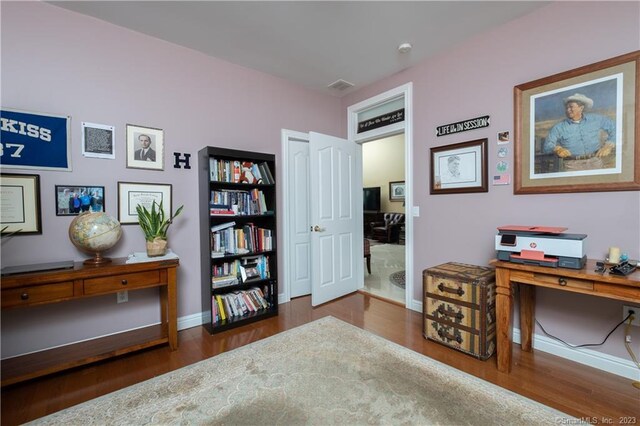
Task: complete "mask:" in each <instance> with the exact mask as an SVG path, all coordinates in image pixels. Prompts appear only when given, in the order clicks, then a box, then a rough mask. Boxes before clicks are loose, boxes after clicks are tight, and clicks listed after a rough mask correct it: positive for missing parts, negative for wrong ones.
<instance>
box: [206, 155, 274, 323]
mask: <svg viewBox="0 0 640 426" xmlns="http://www.w3.org/2000/svg"><path fill="white" fill-rule="evenodd" d="M237 162H240V163H241V164H243V163H244V164H245V165H246V164H247V163H253V164H256V165H259V168H258V170H259V171H264V169H263V168H264V167H265V166H266V167H268V168H269V172H270V176H263V179H262V181H254V182H251V183H248V182H242V183H239V182H235V180H237V170H235V168H234V164H237ZM275 165H276V164H275V155H273V154H266V153H260V152H250V151H240V150H234V149H227V148H217V147H205V148H203V149H201V150H200V151H199V152H198V181H199V188H198V193H199V204H200V215H199V216H200V253H201V254H200V256H201V265H202V271H201V281H202V310H203V311H204V312H209V314H210V316H211V320H210V321H209V322H207V323H205V324H204V327H205V328H206V329H207V330H208V331H209V332H210V333H212V334H213V333H218V332H221V331H224V330H228V329H231V328H235V327H240V326H242V325H246V324H249V323H252V322H255V321H260V320H262V319H265V318H269V317H273V316H275V315H278V269H277V249H276V241H277V227H276V218H277V215H276V184H275V179H274V178H275V176H276V168H275ZM260 166H261V167H260ZM261 168H262V170H260V169H261ZM241 174H242V173H241ZM212 179H213V180H212ZM227 180H229V181H227ZM245 180H246V179H245ZM245 193H250V194H252V195H253V194H254V193H258V194H262V195H260V196H259V199H258V201H257V202H256V201H252V202H251V203H246V202H243V201H246V200H244V198H243V197H246V195H244V194H245ZM213 194H216V197H217V196H219V195H224V196H225V197H227V196H228V197H230V198H232V199H233V200H228V199H226V198H225V201H226V205H228V206H229V208H228V209H226V208H225V207H222V205H223V204H225V203H222V202H220V201H219V200H218V199H217V198H216V202H215V203H214V205H213V206H212V198H213V197H214V195H213ZM230 194H231V195H230ZM237 194H240V196H238V195H237ZM235 197H238V198H242V201H240V200H238V199H236V198H235ZM260 199H262V201H263V203H261V202H260ZM234 203H237V204H234ZM248 204H251V205H252V207H247V205H248ZM264 207H266V210H265V209H264ZM212 208H213V211H212ZM249 209H254V210H255V209H260V210H261V211H260V212H256V211H250V210H249ZM221 211H224V213H220V212H221ZM229 211H232V212H229ZM229 222H235V224H234V225H233V226H231V227H229V228H226V229H233V230H236V229H238V230H239V229H243V230H247V232H246V233H245V234H244V235H245V236H246V235H247V234H251V235H254V236H255V235H260V230H262V232H264V233H270V236H269V238H270V242H271V246H270V247H269V248H268V249H264V248H263V247H258V243H257V242H256V241H257V240H260V244H263V243H264V240H266V238H260V237H257V238H254V239H253V240H252V241H254V242H255V245H254V246H253V247H251V250H250V251H249V252H246V253H245V252H234V249H235V247H231V249H230V250H224V249H222V248H221V247H218V250H214V247H213V245H214V238H213V237H212V231H211V228H212V227H216V226H220V225H222V224H228V223H229ZM249 230H252V231H249ZM219 232H220V231H219ZM230 232H232V233H234V234H235V231H230ZM218 237H219V236H218ZM234 241H235V240H234ZM243 241H248V237H247V238H246V239H243ZM239 244H240V243H239V242H237V245H239ZM247 245H248V243H247ZM246 249H247V248H244V250H246ZM212 252H215V256H214V255H213V254H212ZM256 256H265V257H266V262H261V264H262V269H268V276H261V277H259V278H254V279H247V280H246V281H242V279H241V277H240V276H238V283H237V284H233V285H230V286H225V287H221V288H214V287H213V282H212V279H213V276H214V272H213V271H214V269H215V268H217V269H220V268H222V267H223V266H224V265H225V264H227V265H230V264H234V263H235V264H237V262H239V263H242V262H245V261H246V260H247V259H252V258H253V259H255V258H256ZM265 275H266V274H265ZM254 287H257V288H259V289H260V290H261V291H262V293H263V295H264V296H265V299H266V302H267V304H268V306H267V307H263V308H262V309H258V310H253V311H252V310H249V311H248V312H245V313H244V314H242V315H240V314H239V312H237V315H228V314H226V310H225V317H226V318H225V319H222V318H220V312H219V311H220V306H219V305H217V306H216V308H215V309H212V308H213V304H214V303H216V302H212V300H213V299H214V298H216V296H221V297H222V296H223V295H227V294H229V293H234V292H241V291H248V290H250V289H252V288H254ZM250 299H251V298H250ZM251 300H253V299H251ZM251 300H250V301H248V302H251ZM245 305H251V303H245ZM256 305H257V303H254V304H253V307H254V308H256ZM224 308H225V305H223V309H224ZM216 310H217V311H218V319H216V316H215V311H216Z"/></svg>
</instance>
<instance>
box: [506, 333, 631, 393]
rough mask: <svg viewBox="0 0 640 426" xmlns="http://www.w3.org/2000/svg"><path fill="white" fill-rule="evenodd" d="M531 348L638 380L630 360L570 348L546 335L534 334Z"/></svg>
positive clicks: (588, 350)
mask: <svg viewBox="0 0 640 426" xmlns="http://www.w3.org/2000/svg"><path fill="white" fill-rule="evenodd" d="M513 341H514V342H515V343H520V330H519V329H517V328H514V329H513ZM533 348H534V349H537V350H539V351H542V352H546V353H549V354H551V355H555V356H559V357H560V358H566V359H568V360H570V361H575V362H577V363H580V364H584V365H588V366H589V367H593V368H597V369H598V370H602V371H606V372H607V373H611V374H615V375H617V376H622V377H626V378H627V379H631V380H638V376H639V375H640V371H638V367H636V365H635V364H634V363H633V362H632V361H629V360H626V359H622V358H618V357H616V356H613V355H609V354H605V353H602V352H597V351H594V350H591V349H584V348H570V347H568V346H565V345H563V344H562V343H560V342H557V341H555V340H553V339H551V338H549V337H547V336H542V335H539V334H534V335H533Z"/></svg>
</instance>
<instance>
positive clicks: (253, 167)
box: [251, 163, 264, 183]
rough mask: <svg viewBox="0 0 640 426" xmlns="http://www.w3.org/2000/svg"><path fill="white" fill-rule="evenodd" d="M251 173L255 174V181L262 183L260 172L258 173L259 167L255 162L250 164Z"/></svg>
mask: <svg viewBox="0 0 640 426" xmlns="http://www.w3.org/2000/svg"><path fill="white" fill-rule="evenodd" d="M251 173H253V176H255V178H256V183H264V179H263V177H262V173H260V168H259V167H258V165H257V164H256V163H252V164H251Z"/></svg>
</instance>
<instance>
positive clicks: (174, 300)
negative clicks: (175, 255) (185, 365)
mask: <svg viewBox="0 0 640 426" xmlns="http://www.w3.org/2000/svg"><path fill="white" fill-rule="evenodd" d="M167 274H168V276H167V293H168V294H167V305H168V318H167V321H168V324H167V325H168V327H169V347H170V348H171V350H172V351H175V350H176V349H178V294H177V284H176V283H177V277H176V275H177V271H176V268H168V269H167Z"/></svg>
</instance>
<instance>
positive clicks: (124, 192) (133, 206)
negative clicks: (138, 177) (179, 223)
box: [118, 182, 171, 225]
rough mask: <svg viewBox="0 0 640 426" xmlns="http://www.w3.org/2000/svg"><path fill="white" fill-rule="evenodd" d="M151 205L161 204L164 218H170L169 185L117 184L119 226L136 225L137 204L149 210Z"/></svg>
mask: <svg viewBox="0 0 640 426" xmlns="http://www.w3.org/2000/svg"><path fill="white" fill-rule="evenodd" d="M153 203H157V204H158V205H159V204H160V203H162V207H163V209H164V214H165V216H166V217H171V184H164V183H140V182H118V221H119V222H120V224H121V225H134V224H136V225H137V224H138V212H137V206H138V204H141V205H143V206H145V207H146V208H147V209H149V210H151V207H152V206H153Z"/></svg>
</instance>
